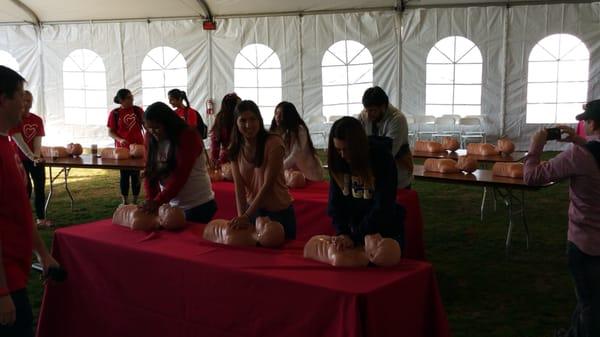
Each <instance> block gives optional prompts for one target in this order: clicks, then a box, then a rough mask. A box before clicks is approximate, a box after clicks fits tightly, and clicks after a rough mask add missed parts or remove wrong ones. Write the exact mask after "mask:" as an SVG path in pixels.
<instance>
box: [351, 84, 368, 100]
mask: <svg viewBox="0 0 600 337" xmlns="http://www.w3.org/2000/svg"><path fill="white" fill-rule="evenodd" d="M370 87H371V83H363V84H354V85H350V86H348V103H362V97H363V95H364V93H365V91H366V90H367V89H369V88H370Z"/></svg>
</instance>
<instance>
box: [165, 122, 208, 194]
mask: <svg viewBox="0 0 600 337" xmlns="http://www.w3.org/2000/svg"><path fill="white" fill-rule="evenodd" d="M201 142H202V140H201V139H200V134H199V133H198V132H196V130H195V129H192V128H187V129H186V130H185V131H183V133H182V134H181V136H180V139H179V144H178V148H177V152H176V154H175V158H176V161H177V166H176V167H175V170H174V171H173V172H171V174H170V176H169V178H168V179H167V182H166V184H165V185H164V188H163V190H162V192H160V193H159V194H158V195H157V196H156V197H154V200H155V201H156V202H157V203H158V204H159V205H162V204H164V203H167V202H169V201H170V200H171V199H173V198H174V197H175V196H177V194H178V193H179V191H181V189H182V188H183V185H185V183H186V182H187V180H188V178H189V176H190V172H191V171H192V167H193V166H194V163H195V162H196V159H197V158H198V156H199V155H200V154H202V146H201V144H202V143H201Z"/></svg>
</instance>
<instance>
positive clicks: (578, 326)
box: [524, 99, 600, 337]
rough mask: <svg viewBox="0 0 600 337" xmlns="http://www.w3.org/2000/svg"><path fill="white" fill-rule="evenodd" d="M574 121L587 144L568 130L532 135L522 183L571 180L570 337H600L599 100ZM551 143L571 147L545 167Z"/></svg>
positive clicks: (588, 104) (569, 245)
mask: <svg viewBox="0 0 600 337" xmlns="http://www.w3.org/2000/svg"><path fill="white" fill-rule="evenodd" d="M576 118H577V120H578V121H584V123H585V130H586V133H587V137H586V138H583V137H581V136H579V135H577V133H576V131H575V130H574V129H572V128H569V127H567V126H559V127H558V130H557V128H553V129H542V130H540V131H538V132H537V133H536V134H535V135H533V138H532V142H531V145H530V147H529V153H528V155H527V157H526V159H525V166H524V179H525V182H526V183H527V184H528V185H539V184H544V183H548V182H551V181H558V180H561V179H567V178H568V179H569V180H570V181H569V194H570V203H569V213H568V214H569V226H568V232H567V233H568V234H567V237H568V248H567V255H568V263H569V270H570V272H571V276H572V278H573V281H574V284H575V295H576V297H577V306H576V308H575V311H574V312H573V315H572V319H571V327H570V329H569V331H568V333H567V336H569V337H588V336H590V337H591V336H600V99H598V100H595V101H591V102H589V103H587V104H586V105H585V108H584V112H583V113H582V114H579V115H577V117H576ZM549 139H556V140H558V141H563V142H570V143H573V146H571V147H569V148H568V149H567V150H565V151H563V152H562V153H560V154H559V155H557V156H556V157H554V158H553V159H551V160H550V161H548V162H544V163H541V162H540V155H541V154H542V150H543V148H544V145H545V144H546V141H547V140H549Z"/></svg>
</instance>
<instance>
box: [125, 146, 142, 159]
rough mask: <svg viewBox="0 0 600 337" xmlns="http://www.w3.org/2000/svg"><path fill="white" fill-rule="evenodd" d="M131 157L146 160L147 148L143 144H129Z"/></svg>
mask: <svg viewBox="0 0 600 337" xmlns="http://www.w3.org/2000/svg"><path fill="white" fill-rule="evenodd" d="M129 155H130V156H131V158H144V157H145V156H146V148H145V147H144V145H142V144H129Z"/></svg>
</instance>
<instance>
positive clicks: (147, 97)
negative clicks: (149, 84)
mask: <svg viewBox="0 0 600 337" xmlns="http://www.w3.org/2000/svg"><path fill="white" fill-rule="evenodd" d="M165 96H166V95H165V89H164V88H144V89H143V90H142V100H143V101H144V106H149V105H150V104H152V103H154V102H159V101H160V102H162V101H165V100H166V97H165Z"/></svg>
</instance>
